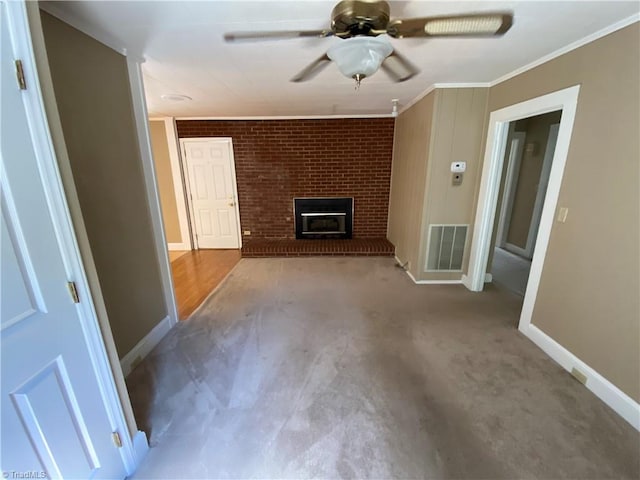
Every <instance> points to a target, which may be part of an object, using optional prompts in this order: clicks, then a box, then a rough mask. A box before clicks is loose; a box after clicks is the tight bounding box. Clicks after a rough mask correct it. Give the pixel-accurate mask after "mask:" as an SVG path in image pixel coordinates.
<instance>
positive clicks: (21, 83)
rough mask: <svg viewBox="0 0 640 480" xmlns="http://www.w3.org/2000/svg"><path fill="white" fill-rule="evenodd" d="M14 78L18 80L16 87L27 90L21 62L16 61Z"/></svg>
mask: <svg viewBox="0 0 640 480" xmlns="http://www.w3.org/2000/svg"><path fill="white" fill-rule="evenodd" d="M16 77H17V79H18V86H19V87H20V90H26V89H27V81H26V80H25V79H24V67H23V66H22V60H16Z"/></svg>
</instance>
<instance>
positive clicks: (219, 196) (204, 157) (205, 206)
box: [182, 139, 240, 248]
mask: <svg viewBox="0 0 640 480" xmlns="http://www.w3.org/2000/svg"><path fill="white" fill-rule="evenodd" d="M182 142H183V146H184V148H183V151H184V155H185V163H186V170H187V178H188V182H189V200H190V202H189V203H190V211H191V217H192V222H193V227H194V230H195V234H196V245H197V247H198V248H239V247H240V240H239V226H238V206H237V200H236V195H235V190H236V189H235V175H234V171H233V159H232V156H231V141H230V140H227V139H220V140H216V139H206V140H203V139H189V140H183V141H182Z"/></svg>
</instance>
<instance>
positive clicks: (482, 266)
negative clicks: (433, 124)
mask: <svg viewBox="0 0 640 480" xmlns="http://www.w3.org/2000/svg"><path fill="white" fill-rule="evenodd" d="M579 92H580V86H579V85H576V86H573V87H569V88H566V89H564V90H559V91H557V92H554V93H550V94H548V95H543V96H541V97H538V98H534V99H531V100H528V101H525V102H522V103H518V104H516V105H512V106H509V107H505V108H503V109H500V110H496V111H494V112H491V115H490V117H489V132H488V134H487V145H486V150H485V156H484V166H483V168H482V179H481V183H480V192H479V196H478V206H477V209H476V223H475V225H474V230H473V238H472V242H471V258H470V260H469V271H468V274H467V275H465V276H463V283H464V285H465V286H466V287H467V288H468V289H469V290H472V291H474V292H480V291H482V287H483V284H484V273H485V271H486V268H487V257H488V254H489V248H490V246H491V230H492V227H493V221H494V218H495V211H496V202H497V197H498V187H499V185H500V175H501V172H502V162H503V160H504V152H505V146H506V140H507V134H508V125H509V122H512V121H514V120H519V119H521V118H527V117H532V116H535V115H540V114H543V113H548V112H553V111H556V110H560V109H561V110H562V118H561V120H560V128H559V130H558V141H557V143H556V150H555V153H554V155H553V162H552V165H551V174H550V176H549V184H548V186H547V193H546V196H545V200H544V205H543V207H542V216H541V218H540V228H539V230H538V235H537V238H536V243H535V246H536V248H535V251H534V253H533V259H532V262H531V271H530V273H529V282H528V283H527V289H526V292H525V295H524V303H523V306H522V312H521V314H520V322H519V324H518V329H519V330H520V331H521V332H522V333H523V334H524V335H525V336H526V337H527V338H529V339H530V340H531V341H532V342H534V343H535V344H536V345H537V346H538V347H540V348H541V349H542V350H543V351H544V352H545V353H547V355H549V356H550V357H551V358H552V359H553V360H555V361H556V362H557V363H558V364H560V366H562V367H563V368H564V369H565V370H567V371H571V370H572V369H573V368H576V369H577V370H579V371H580V372H582V373H583V374H584V375H585V376H586V378H587V380H586V383H585V386H586V387H587V388H588V389H589V390H591V391H592V392H593V393H594V394H595V395H596V396H597V397H598V398H600V400H602V401H603V402H605V403H606V404H607V405H609V406H610V407H611V408H612V409H613V410H614V411H615V412H617V413H618V415H620V416H621V417H622V418H624V419H625V420H626V421H627V422H629V423H630V424H631V425H632V426H633V427H634V428H635V429H636V430H640V405H639V404H638V403H637V402H636V401H635V400H633V399H632V398H631V397H629V396H628V395H627V394H625V393H624V392H623V391H622V390H620V389H619V388H618V387H616V386H615V385H613V384H612V383H611V382H610V381H609V380H607V379H606V378H605V377H603V376H602V375H601V374H599V373H598V372H597V371H596V370H594V369H593V368H591V367H590V366H589V365H587V364H586V363H584V362H583V361H582V360H580V359H579V358H578V357H576V356H575V355H574V354H573V353H571V352H570V351H569V350H567V348H565V347H564V346H562V345H560V344H559V343H558V342H556V341H555V340H553V339H552V338H551V337H549V336H548V335H547V334H546V333H544V332H543V331H542V330H540V329H539V328H538V327H536V326H535V325H533V324H532V323H531V317H532V314H533V308H534V306H535V303H536V296H537V294H538V287H539V285H540V277H541V276H542V267H543V266H544V260H545V256H546V253H547V247H548V245H549V237H550V235H551V228H552V226H553V221H554V218H555V211H556V207H557V203H558V196H559V193H560V186H561V183H562V176H563V173H564V167H565V164H566V161H567V154H568V152H569V144H570V141H571V132H572V130H573V124H574V120H575V116H576V107H577V103H578V94H579Z"/></svg>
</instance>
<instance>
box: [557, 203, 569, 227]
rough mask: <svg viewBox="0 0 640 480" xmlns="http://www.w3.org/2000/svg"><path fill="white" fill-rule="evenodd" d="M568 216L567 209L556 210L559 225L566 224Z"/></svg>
mask: <svg viewBox="0 0 640 480" xmlns="http://www.w3.org/2000/svg"><path fill="white" fill-rule="evenodd" d="M568 214H569V209H568V208H567V207H560V209H559V210H558V221H559V222H560V223H564V222H566V221H567V215H568Z"/></svg>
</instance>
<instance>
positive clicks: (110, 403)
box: [3, 1, 149, 475]
mask: <svg viewBox="0 0 640 480" xmlns="http://www.w3.org/2000/svg"><path fill="white" fill-rule="evenodd" d="M3 3H4V4H5V11H6V13H7V21H8V25H9V30H10V36H11V39H12V43H13V45H12V47H13V53H14V57H15V58H16V59H21V60H22V63H23V67H24V75H25V80H26V84H27V89H26V90H23V91H22V96H23V101H24V107H25V111H26V115H27V120H28V122H29V130H30V132H31V136H32V139H33V148H34V151H35V153H36V161H37V164H38V169H39V171H40V177H41V180H42V185H43V189H44V191H45V197H46V201H47V204H48V207H49V211H50V214H51V217H52V219H53V222H54V225H55V226H56V236H57V238H58V243H59V247H60V252H61V256H62V259H63V262H64V266H65V269H66V271H67V277H68V280H69V281H73V282H75V284H76V288H77V290H78V295H79V297H80V298H81V299H82V301H81V302H80V303H78V304H77V309H78V316H79V319H80V323H81V325H82V329H83V332H84V336H85V341H86V346H87V350H88V351H89V355H90V357H91V363H92V368H93V371H94V373H95V376H96V379H97V382H98V386H99V389H100V393H101V396H102V399H103V402H104V405H105V409H106V412H107V416H108V418H109V423H110V426H111V428H112V430H113V431H114V432H118V433H119V434H120V440H121V442H122V447H121V448H119V452H120V455H121V457H122V460H123V463H124V466H125V469H126V471H127V472H128V474H129V475H131V474H133V473H134V472H135V470H136V468H137V466H138V465H139V463H140V462H141V461H142V458H144V455H146V453H147V451H148V448H149V447H148V444H147V439H146V436H145V434H144V432H141V431H137V432H136V433H135V434H134V435H133V437H132V436H131V434H130V431H129V428H128V426H127V421H126V418H125V413H124V410H123V406H122V403H121V399H120V396H119V395H118V391H117V387H116V383H115V378H114V372H113V370H112V369H111V364H110V363H109V357H108V353H107V348H109V349H111V348H115V347H114V346H113V345H109V346H107V345H106V343H105V339H104V337H103V335H102V332H101V331H100V325H99V320H98V316H97V313H96V309H95V305H94V303H93V297H92V295H91V291H90V288H89V282H88V279H87V274H86V271H85V268H84V264H83V262H82V257H81V255H80V248H79V245H78V241H77V238H76V235H75V231H74V227H73V223H72V219H71V214H70V211H69V205H68V204H67V199H66V196H65V192H64V187H63V184H62V177H61V175H60V171H59V168H58V163H57V159H56V156H55V153H54V152H55V150H54V145H53V140H52V137H51V133H50V131H49V124H48V120H47V115H46V111H45V106H44V100H43V96H42V90H41V87H40V81H39V78H38V71H37V66H36V59H35V53H34V51H33V44H32V40H31V31H30V28H29V19H28V14H27V6H26V4H25V2H24V1H19V2H18V1H16V2H3Z"/></svg>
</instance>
